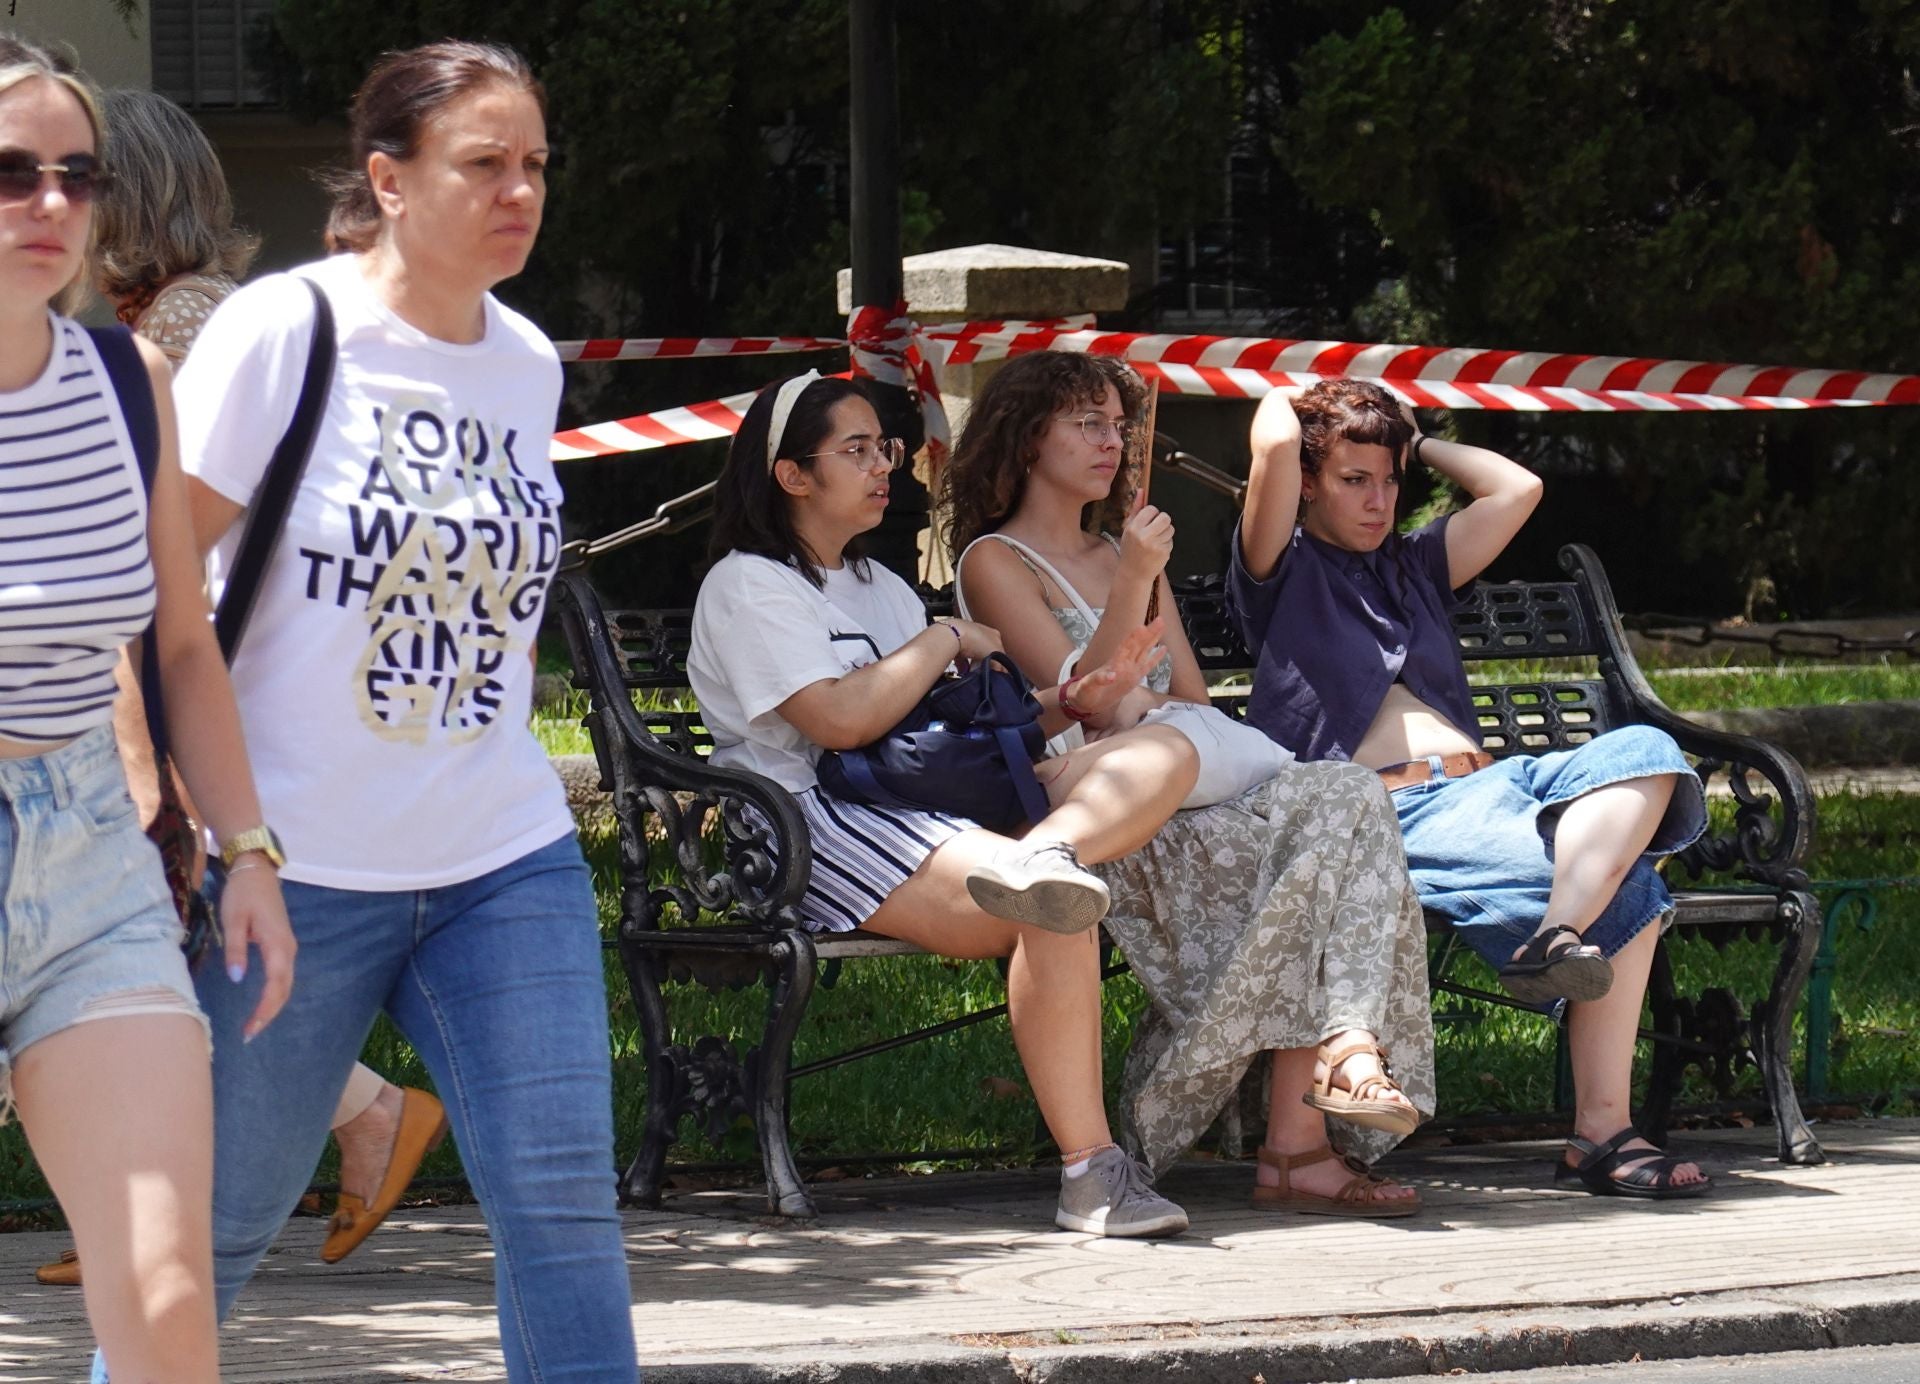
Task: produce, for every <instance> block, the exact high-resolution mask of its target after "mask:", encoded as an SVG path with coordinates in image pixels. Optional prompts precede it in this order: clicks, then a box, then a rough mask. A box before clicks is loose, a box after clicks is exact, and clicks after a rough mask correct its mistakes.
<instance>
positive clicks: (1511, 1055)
mask: <svg viewBox="0 0 1920 1384" xmlns="http://www.w3.org/2000/svg"><path fill="white" fill-rule="evenodd" d="M1820 812H1821V829H1820V837H1819V844H1818V847H1817V849H1816V852H1815V855H1814V859H1813V860H1812V862H1811V871H1812V874H1813V875H1814V877H1815V878H1816V879H1851V878H1862V877H1878V876H1897V875H1911V874H1913V873H1914V872H1915V869H1916V864H1915V862H1916V860H1917V859H1920V798H1912V797H1894V796H1886V795H1875V796H1859V797H1853V796H1845V797H1828V798H1824V799H1822V800H1821V804H1820ZM590 854H591V856H592V859H593V863H594V867H595V871H596V875H597V879H598V884H599V887H600V898H601V909H602V922H603V926H604V927H606V928H608V929H610V928H611V926H612V918H613V911H612V910H613V907H614V894H613V888H612V884H613V879H614V873H613V852H612V850H611V849H610V846H609V844H608V843H606V842H599V843H595V844H594V846H593V847H592V849H591V852H590ZM1838 928H1839V931H1838V939H1837V942H1838V945H1837V954H1838V970H1837V972H1836V975H1835V986H1834V989H1835V995H1836V1010H1837V1024H1836V1037H1835V1042H1834V1046H1833V1053H1834V1062H1833V1068H1832V1082H1831V1084H1832V1089H1833V1090H1834V1091H1835V1092H1837V1093H1849V1094H1857V1095H1875V1094H1879V1093H1892V1094H1893V1095H1894V1096H1895V1097H1896V1103H1895V1104H1894V1105H1893V1106H1891V1107H1890V1108H1893V1109H1907V1108H1910V1102H1909V1100H1908V1097H1907V1093H1909V1092H1912V1091H1914V1090H1916V1089H1920V1044H1916V1043H1915V1042H1913V1040H1912V1035H1914V1034H1916V1033H1920V987H1916V986H1915V985H1914V984H1913V982H1912V978H1913V977H1914V976H1916V975H1920V892H1915V891H1913V890H1897V891H1888V892H1885V893H1883V894H1881V895H1880V896H1878V898H1877V909H1876V916H1875V918H1874V919H1873V926H1872V928H1871V930H1862V929H1861V928H1860V927H1858V926H1857V925H1856V923H1855V922H1854V920H1853V915H1852V914H1851V913H1849V914H1848V915H1847V916H1844V917H1842V918H1840V919H1839V920H1838ZM1675 963H1676V969H1677V972H1678V976H1677V979H1678V983H1679V985H1680V986H1681V988H1682V991H1683V992H1694V991H1697V989H1698V988H1700V987H1702V986H1705V985H1729V986H1732V987H1733V988H1735V990H1736V991H1737V992H1738V993H1740V994H1741V995H1742V996H1743V997H1746V998H1748V999H1751V998H1752V997H1753V996H1755V995H1758V994H1761V993H1764V991H1765V987H1766V984H1767V980H1768V977H1769V976H1770V974H1771V970H1772V964H1773V958H1772V954H1771V952H1770V951H1769V950H1768V949H1767V948H1765V947H1763V946H1760V945H1757V944H1739V945H1737V946H1735V947H1734V948H1732V949H1730V950H1729V951H1727V952H1725V953H1721V952H1716V951H1715V950H1714V949H1713V948H1711V947H1710V946H1707V945H1706V944H1704V943H1698V942H1688V943H1684V944H1681V945H1680V946H1678V947H1676V948H1675ZM1455 976H1456V978H1457V979H1459V980H1461V981H1462V982H1464V983H1466V984H1471V985H1478V986H1480V987H1482V988H1492V986H1491V979H1492V978H1491V976H1490V975H1489V974H1488V973H1487V972H1486V970H1485V968H1484V967H1482V966H1481V964H1480V963H1479V961H1478V960H1476V959H1474V958H1471V957H1469V958H1466V960H1465V961H1464V963H1463V964H1462V965H1461V966H1460V968H1459V969H1458V970H1457V971H1456V972H1455ZM607 998H608V1007H609V1010H610V1013H611V1017H612V1029H613V1062H614V1082H615V1103H616V1120H617V1125H616V1127H617V1129H618V1130H619V1131H620V1153H621V1156H622V1157H623V1158H624V1157H627V1156H630V1155H631V1152H632V1148H633V1140H634V1135H635V1131H637V1130H638V1128H639V1124H640V1114H641V1108H642V1106H641V1102H642V1100H643V1098H644V1093H645V1079H646V1077H645V1072H644V1070H643V1064H642V1061H641V1057H640V1038H639V1031H638V1024H637V1021H636V1018H635V1015H634V1009H633V1001H632V998H631V997H630V996H629V995H628V993H627V987H626V982H625V979H624V977H622V976H621V975H620V973H619V968H618V966H617V964H616V963H615V962H614V961H613V959H612V957H611V955H609V958H608V971H607ZM1001 998H1002V990H1001V985H1000V979H999V973H998V971H997V969H996V968H995V967H994V966H993V965H991V964H990V963H985V962H948V961H941V960H936V959H933V958H927V957H910V958H909V957H901V958H892V959H887V960H875V961H865V962H861V963H859V964H858V965H854V966H850V967H848V968H847V969H846V971H845V972H844V974H842V975H841V977H840V978H839V980H838V982H837V983H836V984H834V985H832V986H830V987H824V988H822V989H819V990H817V991H816V992H815V995H814V1000H813V1004H812V1008H811V1011H810V1013H809V1016H808V1020H807V1023H806V1024H805V1026H804V1027H803V1028H802V1030H801V1033H800V1039H799V1043H798V1045H797V1052H796V1060H797V1061H800V1062H806V1061H810V1060H812V1059H814V1058H817V1057H822V1056H826V1055H828V1054H830V1053H833V1052H836V1051H839V1050H841V1049H843V1048H845V1047H848V1046H851V1045H853V1044H856V1043H858V1042H861V1041H864V1040H867V1039H870V1038H874V1037H879V1036H883V1035H886V1034H889V1033H894V1032H898V1031H900V1030H901V1029H902V1028H904V1027H905V1026H907V1025H909V1024H912V1025H920V1024H931V1023H936V1022H938V1021H940V1020H942V1019H946V1018H952V1017H954V1016H957V1015H959V1014H962V1013H965V1012H967V1011H969V1010H972V1009H975V1008H979V1007H981V1006H984V1005H990V1004H996V1003H998V1002H999V1001H1000V999H1001ZM671 1003H672V1006H673V1010H674V1014H675V1020H676V1025H677V1027H678V1029H679V1034H678V1036H679V1037H680V1039H681V1041H685V1042H691V1041H692V1040H693V1039H694V1038H695V1037H698V1036H700V1035H702V1034H708V1033H715V1034H720V1035H722V1036H725V1037H728V1038H730V1039H733V1040H735V1041H737V1042H739V1043H740V1044H741V1045H742V1046H746V1045H748V1044H750V1043H752V1042H753V1041H755V1038H756V1036H757V1034H758V1031H759V1022H760V1017H761V1012H762V1005H763V1003H764V1000H763V998H762V996H761V994H760V992H759V991H757V990H748V991H740V992H730V993H724V994H721V995H707V994H705V993H704V992H701V991H698V990H696V989H694V988H692V987H689V986H675V987H673V989H672V991H671ZM1143 1003H1144V999H1143V996H1142V994H1141V991H1140V989H1139V987H1138V985H1137V984H1135V983H1134V982H1133V981H1132V980H1131V979H1130V978H1128V977H1121V978H1119V979H1117V980H1114V981H1111V982H1109V984H1108V986H1107V989H1106V1010H1107V1023H1106V1026H1105V1033H1106V1056H1107V1072H1108V1081H1109V1084H1110V1086H1117V1084H1118V1080H1119V1073H1120V1068H1121V1064H1122V1062H1123V1060H1124V1057H1125V1050H1126V1041H1127V1034H1128V1030H1129V1027H1130V1025H1131V1022H1132V1020H1133V1018H1134V1016H1135V1015H1137V1014H1138V1012H1139V1011H1140V1009H1141V1007H1142V1005H1143ZM1437 1011H1438V1013H1439V1014H1440V1016H1441V1022H1440V1023H1439V1025H1438V1042H1437V1047H1438V1053H1437V1058H1438V1069H1439V1082H1440V1099H1441V1109H1442V1110H1443V1111H1444V1112H1445V1113H1447V1114H1449V1115H1464V1114H1474V1113H1483V1112H1511V1111H1538V1110H1544V1109H1547V1108H1549V1107H1550V1106H1551V1104H1552V1094H1553V1063H1552V1052H1553V1031H1552V1030H1551V1029H1550V1028H1549V1027H1548V1026H1547V1025H1546V1024H1545V1023H1543V1022H1541V1021H1539V1020H1537V1019H1534V1018H1532V1017H1531V1016H1526V1015H1520V1014H1516V1013H1514V1012H1512V1011H1509V1010H1503V1009H1496V1008H1492V1007H1489V1006H1482V1005H1478V1004H1474V1003H1471V1002H1466V1001H1459V1000H1454V999H1450V998H1444V997H1443V998H1442V999H1441V1001H1440V1002H1439V1004H1438V1006H1437ZM1802 1038H1803V1035H1802ZM367 1055H368V1060H369V1061H370V1062H371V1063H372V1064H373V1065H374V1066H375V1067H376V1068H377V1069H379V1070H380V1071H382V1072H384V1073H385V1074H386V1075H388V1076H389V1077H390V1078H392V1079H393V1080H396V1081H400V1082H403V1083H414V1084H418V1083H420V1082H423V1081H424V1079H425V1074H424V1072H423V1071H422V1070H421V1068H420V1065H419V1062H418V1059H417V1058H416V1057H415V1055H414V1054H413V1051H412V1049H411V1048H409V1047H408V1046H407V1045H406V1044H405V1043H404V1042H403V1041H402V1040H401V1039H400V1037H399V1036H398V1034H396V1033H395V1032H393V1030H392V1029H391V1028H389V1027H387V1026H386V1025H385V1024H384V1023H382V1025H381V1026H380V1027H379V1028H377V1029H376V1031H375V1033H374V1037H373V1039H372V1041H371V1043H370V1044H369V1049H368V1054H367ZM1795 1060H1796V1070H1798V1069H1799V1067H1798V1064H1799V1062H1800V1061H1801V1056H1800V1054H1799V1053H1798V1052H1796V1059H1795ZM1690 1083H1691V1084H1690V1089H1689V1090H1688V1091H1687V1092H1685V1094H1684V1096H1683V1100H1685V1101H1687V1102H1692V1101H1705V1100H1711V1099H1714V1098H1715V1093H1713V1092H1712V1091H1711V1090H1710V1089H1708V1088H1707V1087H1706V1086H1705V1084H1704V1083H1702V1082H1701V1081H1700V1080H1699V1079H1698V1077H1697V1076H1694V1077H1690ZM1757 1089H1758V1080H1757V1076H1756V1074H1755V1073H1753V1072H1752V1071H1746V1072H1742V1073H1740V1074H1739V1076H1738V1078H1737V1087H1736V1090H1737V1091H1738V1092H1742V1093H1748V1092H1752V1091H1755V1090H1757ZM792 1117H793V1127H794V1131H795V1137H796V1143H797V1145H798V1147H799V1149H800V1151H801V1152H802V1153H803V1154H804V1155H805V1156H808V1157H813V1158H825V1159H833V1158H838V1157H847V1156H851V1155H856V1154H861V1153H870V1152H877V1151H883V1150H890V1151H900V1150H932V1149H942V1150H944V1149H974V1150H979V1151H980V1153H981V1158H982V1161H991V1160H992V1159H994V1158H1003V1159H1005V1160H1007V1161H1014V1162H1017V1161H1020V1160H1021V1159H1022V1158H1024V1157H1025V1156H1026V1151H1027V1150H1028V1149H1029V1148H1030V1147H1032V1144H1033V1140H1034V1138H1035V1112H1034V1108H1033V1104H1032V1102H1031V1100H1030V1099H1029V1098H1028V1097H1027V1096H1026V1094H1025V1080H1024V1077H1023V1075H1022V1072H1021V1069H1020V1065H1019V1062H1018V1059H1017V1058H1016V1056H1015V1054H1014V1051H1013V1044H1012V1041H1011V1039H1010V1037H1009V1035H1008V1032H1007V1026H1006V1023H1005V1021H1004V1020H992V1021H989V1022H987V1023H985V1024H981V1025H978V1026H976V1027H974V1028H970V1029H966V1030H963V1031H962V1032H960V1033H957V1034H951V1035H948V1036H946V1037H942V1038H940V1039H937V1040H934V1041H932V1042H929V1043H925V1044H921V1045H918V1046H915V1047H912V1048H908V1049H904V1050H902V1051H899V1052H894V1053H888V1054H885V1055H882V1056H880V1057H876V1058H872V1059H869V1060H867V1061H864V1062H859V1063H855V1064H852V1065H851V1066H847V1067H840V1068H835V1069H833V1070H831V1071H828V1072H825V1073H822V1074H819V1075H816V1076H810V1077H806V1078H804V1079H802V1080H800V1081H798V1082H796V1083H795V1085H794V1091H793V1111H792ZM752 1149H753V1145H752V1138H751V1134H750V1132H749V1131H748V1130H747V1129H746V1128H745V1126H744V1124H741V1125H739V1126H737V1127H735V1128H733V1129H731V1130H729V1131H727V1132H725V1133H724V1134H723V1135H722V1137H721V1138H720V1139H719V1140H718V1141H717V1142H709V1141H707V1140H706V1139H705V1138H703V1137H697V1136H696V1137H693V1138H690V1139H689V1140H687V1141H686V1142H684V1143H682V1144H681V1145H680V1146H679V1147H678V1148H677V1149H676V1150H675V1155H674V1156H675V1159H676V1161H688V1162H692V1161H701V1160H705V1159H712V1158H723V1159H741V1160H744V1159H749V1158H751V1157H752ZM995 1151H998V1152H995ZM458 1173H459V1163H458V1159H457V1156H456V1155H455V1153H454V1151H453V1149H452V1147H451V1145H448V1146H445V1147H443V1148H442V1149H441V1150H440V1151H439V1152H438V1153H436V1154H435V1155H434V1156H433V1158H432V1159H430V1160H429V1162H428V1164H427V1165H426V1167H425V1168H424V1169H423V1174H424V1175H425V1176H428V1177H435V1176H438V1177H454V1176H457V1175H458ZM333 1176H334V1165H333V1163H332V1159H331V1153H329V1155H328V1157H327V1158H326V1159H325V1160H323V1162H322V1164H321V1166H320V1169H319V1171H318V1172H317V1173H316V1180H318V1181H321V1182H325V1181H329V1180H331V1179H332V1178H333ZM46 1195H47V1190H46V1186H45V1183H44V1182H43V1181H42V1179H41V1177H40V1175H39V1171H38V1169H37V1168H36V1167H35V1166H34V1164H33V1161H32V1158H31V1156H30V1154H29V1153H28V1151H27V1147H26V1141H25V1139H24V1138H23V1137H22V1135H21V1133H20V1129H19V1127H18V1125H17V1124H16V1125H10V1126H8V1127H7V1128H6V1129H4V1130H0V1217H4V1216H5V1215H6V1211H7V1208H6V1206H5V1203H8V1202H12V1201H17V1200H30V1199H38V1198H44V1197H45V1196H46Z"/></svg>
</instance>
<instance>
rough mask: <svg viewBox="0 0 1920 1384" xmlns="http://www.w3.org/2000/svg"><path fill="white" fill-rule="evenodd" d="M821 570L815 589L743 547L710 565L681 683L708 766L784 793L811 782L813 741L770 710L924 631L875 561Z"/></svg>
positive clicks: (914, 608) (911, 604) (917, 610)
mask: <svg viewBox="0 0 1920 1384" xmlns="http://www.w3.org/2000/svg"><path fill="white" fill-rule="evenodd" d="M864 566H865V574H864V577H863V575H862V572H861V570H860V568H858V567H856V566H855V564H853V563H851V562H849V563H847V564H846V565H844V566H842V567H840V568H837V569H827V570H825V571H823V572H822V574H821V575H822V576H823V577H824V578H825V579H826V589H825V590H824V591H823V590H820V589H819V588H817V587H815V586H814V585H813V584H812V583H811V582H809V581H808V580H807V579H806V577H804V576H803V575H801V573H800V572H798V571H797V570H795V569H794V568H792V567H788V566H784V565H783V564H781V563H778V562H775V561H774V560H773V559H771V558H765V557H757V556H755V555H753V554H751V553H741V552H733V553H728V554H727V555H726V556H725V557H723V558H721V559H720V561H718V562H716V563H715V564H714V565H713V570H712V571H711V572H709V573H707V578H706V580H705V581H703V582H701V583H700V595H699V598H698V599H697V600H696V601H695V602H694V607H693V639H692V647H691V649H690V650H689V652H688V654H687V683H688V685H689V686H690V687H691V688H692V689H693V695H694V696H695V697H696V698H697V699H698V700H699V703H700V711H701V715H702V716H703V718H704V719H705V721H706V723H707V729H708V730H710V731H712V732H713V745H714V749H713V762H714V763H715V764H719V765H722V766H724V767H726V768H729V769H750V770H752V771H753V772H754V773H756V774H761V775H764V776H765V777H767V778H770V779H772V780H773V781H774V782H775V783H777V784H779V785H780V786H781V787H783V788H785V789H787V790H789V791H790V792H795V793H799V792H804V791H805V790H807V789H809V788H812V787H813V786H814V785H815V784H816V783H818V782H819V778H818V776H817V775H816V774H815V773H814V764H815V763H816V762H817V761H818V760H819V758H820V753H821V751H820V747H819V746H818V745H816V744H814V743H813V742H812V741H811V740H809V739H807V737H806V736H804V735H802V734H801V733H800V732H799V731H798V730H796V729H795V728H794V727H793V726H792V725H791V724H789V723H788V721H787V720H786V719H785V718H784V717H782V716H781V715H780V713H779V712H778V711H777V710H776V708H777V707H778V706H779V705H780V704H781V703H782V702H784V701H786V700H787V698H789V697H791V696H792V695H793V694H794V693H796V692H798V691H799V690H800V689H801V688H803V687H810V686H812V685H813V684H814V683H816V682H822V681H825V680H827V679H829V678H842V677H845V676H846V675H847V674H848V673H851V672H852V671H853V670H854V669H856V668H864V667H866V666H867V665H868V664H869V663H877V662H878V661H879V660H880V659H882V658H884V657H885V656H886V655H888V654H890V653H892V652H893V651H894V650H895V649H897V648H899V647H900V646H901V645H902V644H905V643H906V642H907V641H908V640H909V639H911V638H913V637H914V636H915V635H916V634H918V633H920V631H921V630H923V629H925V628H926V627H927V611H926V607H925V606H923V605H921V603H920V598H919V597H918V596H916V595H914V593H913V588H912V587H910V586H908V585H907V584H906V583H905V582H904V581H902V580H901V579H900V578H899V577H897V576H895V575H894V574H893V573H892V572H890V571H888V570H887V569H886V568H884V567H882V566H881V565H880V564H879V563H877V562H869V563H866V564H865V565H864Z"/></svg>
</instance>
